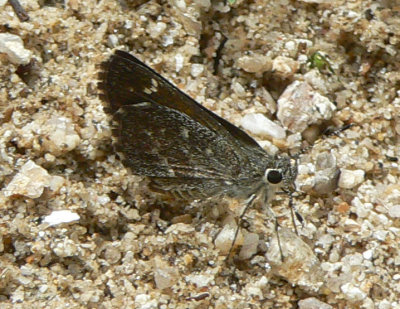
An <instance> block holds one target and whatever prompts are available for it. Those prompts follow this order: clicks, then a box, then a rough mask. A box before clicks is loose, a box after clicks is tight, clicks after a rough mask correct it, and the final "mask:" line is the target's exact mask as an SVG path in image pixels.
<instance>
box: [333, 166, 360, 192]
mask: <svg viewBox="0 0 400 309" xmlns="http://www.w3.org/2000/svg"><path fill="white" fill-rule="evenodd" d="M364 176H365V172H364V171H363V170H347V169H341V170H340V177H339V183H338V185H339V187H340V188H342V189H352V188H354V187H356V186H358V185H359V184H360V183H362V182H363V181H364Z"/></svg>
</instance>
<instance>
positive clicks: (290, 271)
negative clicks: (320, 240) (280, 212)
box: [266, 228, 324, 291]
mask: <svg viewBox="0 0 400 309" xmlns="http://www.w3.org/2000/svg"><path fill="white" fill-rule="evenodd" d="M278 233H279V240H280V245H281V248H282V253H283V260H282V256H281V251H280V249H279V243H278V237H277V235H276V233H275V235H274V236H273V237H272V239H271V241H270V248H269V250H268V252H267V254H266V258H267V260H268V262H269V263H270V264H271V268H272V270H273V272H274V273H276V274H277V275H279V276H281V277H283V278H285V280H287V281H288V282H290V283H291V284H295V285H300V286H302V287H303V288H305V289H307V290H309V291H318V289H319V288H320V287H321V286H322V284H323V282H324V273H323V271H322V269H321V267H320V263H319V261H318V259H317V257H316V256H315V255H314V253H313V251H312V250H311V248H310V247H309V246H308V245H307V244H306V243H305V242H304V241H303V240H302V239H301V238H300V237H299V236H297V235H296V234H295V233H294V232H292V231H291V230H289V229H286V228H281V229H280V230H279V231H278Z"/></svg>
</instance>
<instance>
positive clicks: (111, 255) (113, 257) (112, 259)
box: [104, 245, 121, 264]
mask: <svg viewBox="0 0 400 309" xmlns="http://www.w3.org/2000/svg"><path fill="white" fill-rule="evenodd" d="M104 258H105V259H106V260H107V262H108V263H110V264H116V263H118V261H119V260H120V259H121V251H120V250H119V249H118V248H117V247H114V246H113V245H109V246H108V247H107V248H106V250H105V252H104Z"/></svg>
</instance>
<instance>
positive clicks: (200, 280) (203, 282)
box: [185, 274, 214, 288]
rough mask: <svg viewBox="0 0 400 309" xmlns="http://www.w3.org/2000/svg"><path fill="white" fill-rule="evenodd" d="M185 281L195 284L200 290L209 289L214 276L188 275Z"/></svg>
mask: <svg viewBox="0 0 400 309" xmlns="http://www.w3.org/2000/svg"><path fill="white" fill-rule="evenodd" d="M185 280H186V282H190V283H193V284H195V285H196V286H197V287H198V288H201V287H207V286H209V285H210V284H211V283H212V282H213V280H214V275H195V274H193V275H187V276H186V277H185Z"/></svg>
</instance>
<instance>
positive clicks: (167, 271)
mask: <svg viewBox="0 0 400 309" xmlns="http://www.w3.org/2000/svg"><path fill="white" fill-rule="evenodd" d="M178 275H179V274H178V270H176V269H174V268H172V267H171V266H169V264H168V263H167V262H165V261H164V260H162V259H161V258H160V257H155V258H154V281H155V283H156V287H157V289H160V290H163V289H166V288H170V287H171V286H173V285H174V284H175V283H176V282H177V281H178Z"/></svg>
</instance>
